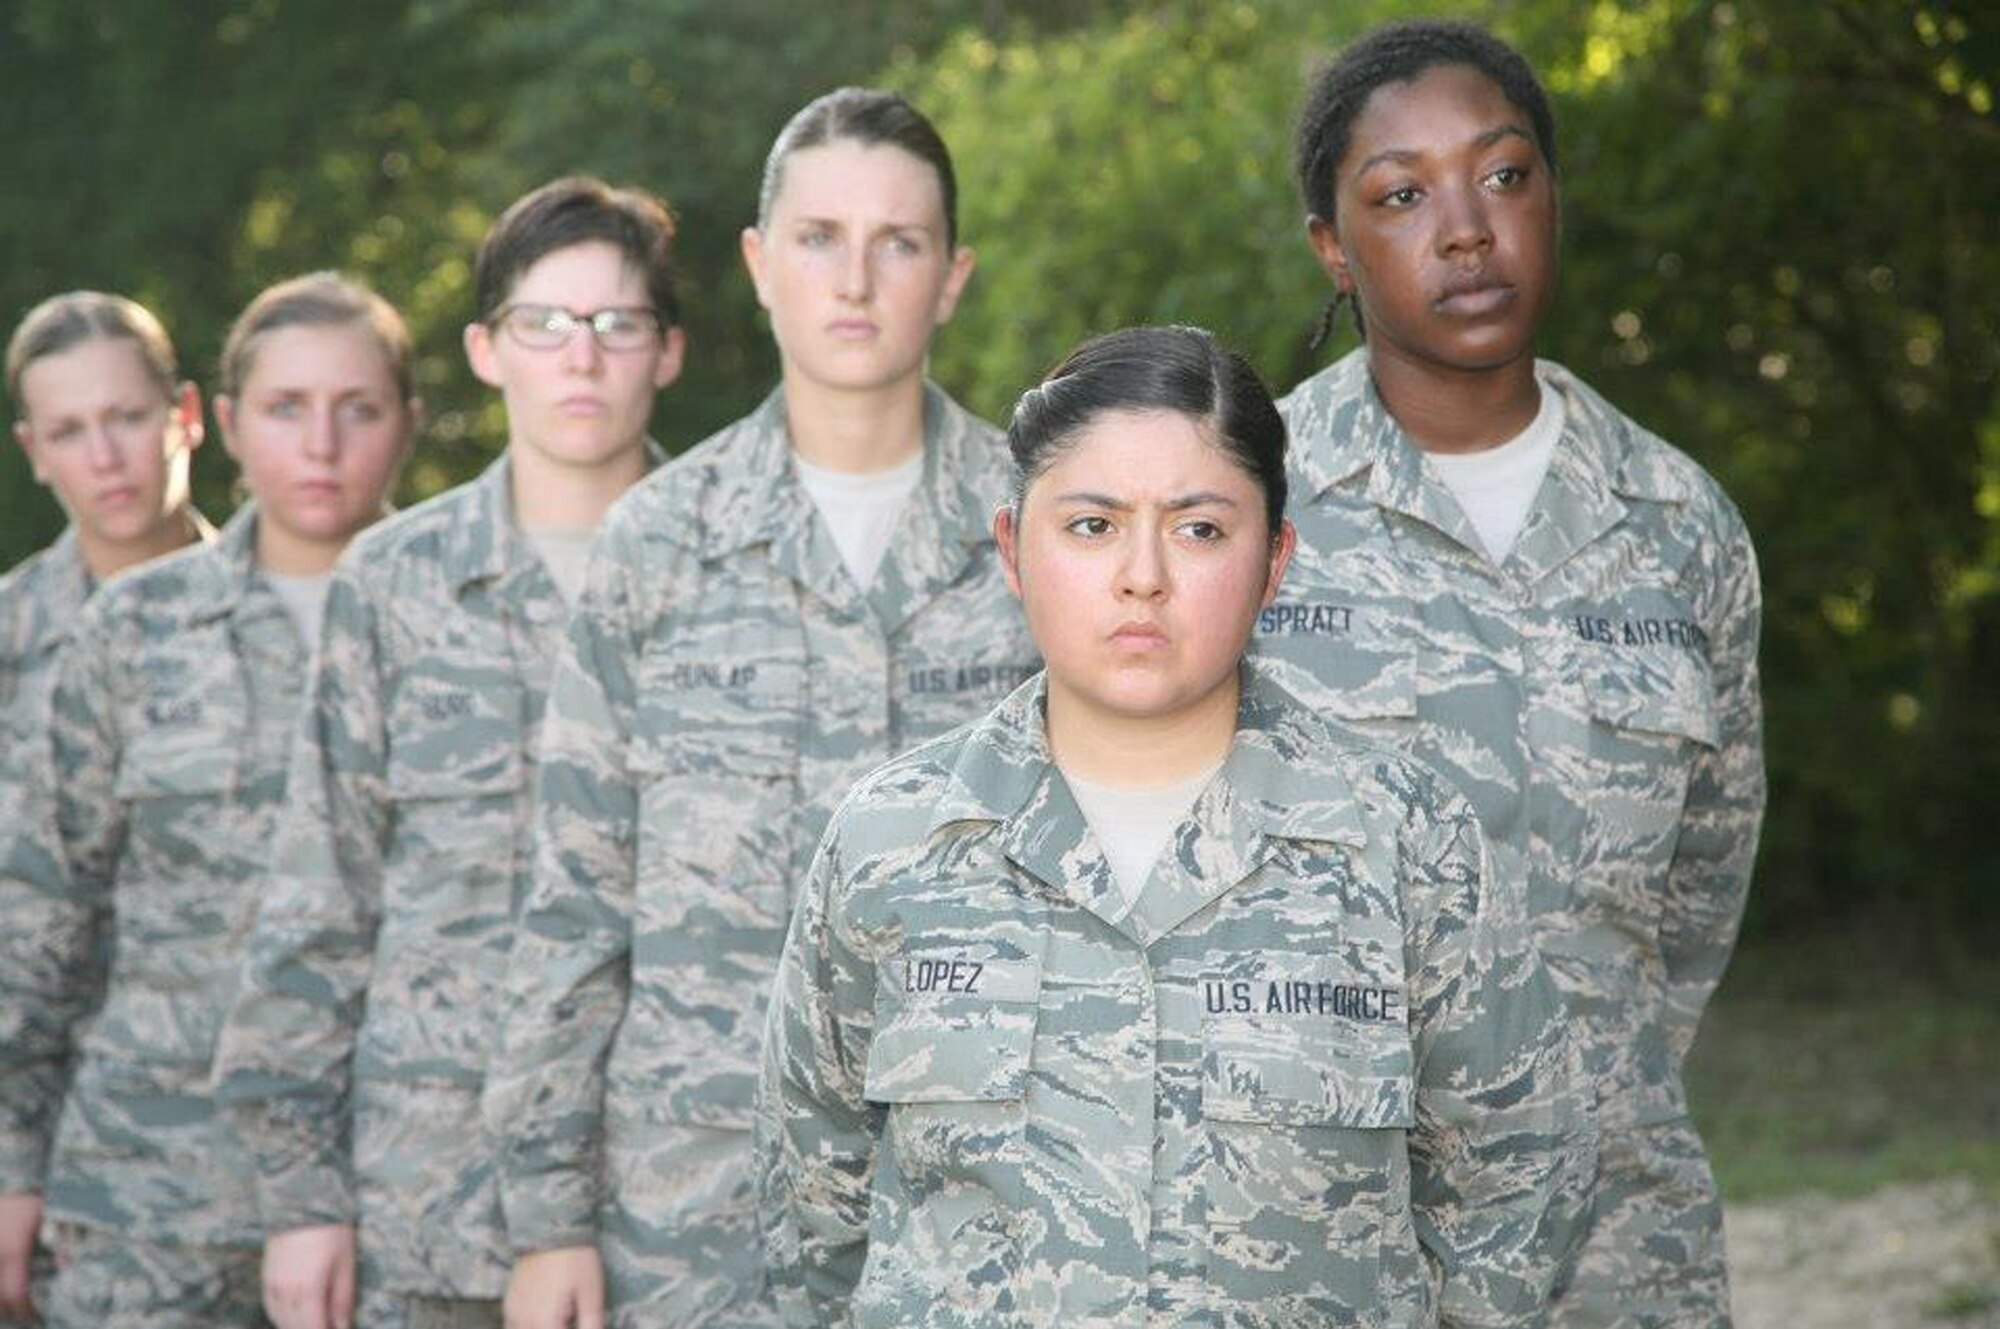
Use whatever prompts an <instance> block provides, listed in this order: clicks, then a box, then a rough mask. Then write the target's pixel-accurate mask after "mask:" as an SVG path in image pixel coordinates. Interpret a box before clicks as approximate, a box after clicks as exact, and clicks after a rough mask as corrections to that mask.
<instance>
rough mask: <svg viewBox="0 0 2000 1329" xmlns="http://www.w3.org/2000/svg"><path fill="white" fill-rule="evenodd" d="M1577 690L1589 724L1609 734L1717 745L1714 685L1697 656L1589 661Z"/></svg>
mask: <svg viewBox="0 0 2000 1329" xmlns="http://www.w3.org/2000/svg"><path fill="white" fill-rule="evenodd" d="M1583 685H1584V692H1585V693H1586V694H1587V695H1588V697H1589V699H1590V714H1591V716H1592V718H1594V719H1597V720H1600V721H1602V722H1604V723H1605V724H1608V725H1611V726H1612V727H1613V728H1617V729H1635V730H1639V731H1642V732H1645V733H1653V734H1668V735H1673V736H1675V737H1679V738H1690V739H1693V740H1694V741H1695V742H1697V743H1702V744H1706V745H1707V746H1709V747H1714V746H1715V745H1716V743H1717V725H1716V719H1715V684H1714V681H1713V679H1712V677H1711V676H1710V674H1709V669H1708V664H1707V662H1706V661H1704V660H1702V659H1700V658H1699V657H1697V656H1694V655H1691V654H1688V653H1687V652H1684V651H1645V652H1633V653H1632V654H1629V655H1619V656H1616V657H1610V658H1601V659H1597V660H1593V661H1591V662H1590V663H1588V664H1586V665H1585V666H1584V679H1583Z"/></svg>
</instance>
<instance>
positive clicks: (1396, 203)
mask: <svg viewBox="0 0 2000 1329" xmlns="http://www.w3.org/2000/svg"><path fill="white" fill-rule="evenodd" d="M1417 197H1418V195H1417V187H1416V186H1415V185H1399V186H1398V187H1396V188H1395V189H1392V190H1390V191H1389V192H1388V193H1386V194H1384V195H1382V202H1383V203H1384V204H1385V205H1387V206H1389V207H1392V208H1407V207H1409V206H1410V205H1411V204H1412V203H1415V202H1416V201H1417Z"/></svg>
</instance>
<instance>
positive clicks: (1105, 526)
mask: <svg viewBox="0 0 2000 1329" xmlns="http://www.w3.org/2000/svg"><path fill="white" fill-rule="evenodd" d="M1068 529H1069V530H1070V531H1071V532H1072V533H1074V534H1076V535H1104V534H1106V533H1108V532H1109V531H1110V530H1111V521H1110V519H1109V518H1106V517H1092V516H1085V517H1072V518H1071V519H1070V522H1069V526H1068Z"/></svg>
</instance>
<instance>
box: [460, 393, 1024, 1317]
mask: <svg viewBox="0 0 2000 1329" xmlns="http://www.w3.org/2000/svg"><path fill="white" fill-rule="evenodd" d="M1011 483H1012V473H1011V468H1010V466H1009V464H1008V461H1007V457H1006V453H1005V450H1004V446H1003V444H1002V442H1001V440H1000V439H999V437H998V435H997V433H996V432H995V431H994V429H993V428H992V427H991V426H990V425H987V424H985V423H983V422H981V421H979V420H977V419H975V418H974V417H972V416H970V415H968V414H967V413H966V412H965V411H963V410H962V409H961V408H960V407H958V406H957V405H956V404H955V403H953V402H952V401H950V399H949V398H947V397H946V396H945V395H944V394H943V393H942V392H940V391H938V390H937V389H936V388H935V387H927V389H926V393H925V400H924V463H923V475H922V479H921V481H920V482H919V484H918V487H917V489H916V491H915V493H914V494H913V495H912V496H911V499H910V501H909V503H908V505H907V506H906V507H905V509H904V511H903V514H902V516H901V518H900V525H899V526H898V528H897V532H896V535H895V538H894V539H893V541H892V542H891V545H890V548H889V551H888V553H887V555H886V556H885V557H884V559H883V561H882V565H881V569H880V571H879V573H878V574H877V577H876V580H875V583H874V586H873V587H872V588H871V589H870V590H868V591H867V592H865V593H864V592H863V591H861V590H859V589H857V588H856V587H855V585H854V584H853V582H852V580H851V579H850V578H849V576H848V574H847V571H846V569H845V567H844V566H843V565H842V563H841V560H840V556H839V554H838V553H837V552H836V550H835V547H834V544H833V540H832V537H831V535H830V534H829V533H828V531H827V529H826V526H825V524H824V522H823V521H822V520H821V519H820V518H819V515H818V513H817V511H816V509H815V508H814V506H813V504H812V501H811V500H810V499H809V498H808V497H807V495H806V493H805V491H804V489H803V488H802V487H801V486H800V484H799V482H798V480H797V478H796V473H795V470H794V468H793V465H792V452H791V447H790V442H789V433H788V430H787V427H786V422H785V405H784V399H783V396H782V393H773V394H772V396H771V397H770V398H769V399H768V400H766V401H765V403H764V404H763V405H762V406H761V407H760V408H759V409H758V410H757V411H755V412H753V413H752V414H751V415H749V416H747V417H745V418H744V419H743V420H741V421H739V422H737V423H736V424H734V425H732V426H730V427H729V428H727V429H725V430H723V431H722V432H721V433H719V434H718V435H716V436H715V437H713V438H711V439H709V440H707V441H706V442H704V443H703V444H701V445H700V446H698V447H696V448H695V449H693V450H692V451H690V452H689V453H687V454H686V455H684V456H682V457H679V458H677V459H675V460H674V461H672V462H670V463H668V465H666V466H665V467H663V468H662V469H661V470H660V471H659V472H658V473H657V474H655V475H654V476H652V477H651V478H650V479H648V480H647V481H646V482H645V483H643V484H641V485H639V486H637V487H636V488H635V489H634V490H633V491H632V492H631V493H629V494H627V495H626V496H625V497H624V498H623V499H622V500H620V502H619V503H618V505H617V506H616V507H615V508H614V509H613V510H612V513H611V515H610V517H609V518H608V519H607V521H606V523H605V529H604V532H603V534H602V535H601V536H600V538H599V543H598V547H597V550H596V553H595V555H594V556H593V559H592V564H591V571H590V574H589V576H588V579H587V585H586V589H585V591H584V594H583V597H582V599H581V602H580V604H579V606H578V610H577V613H576V616H575V618H574V619H573V620H572V623H571V628H570V636H569V641H568V643H567V645H566V647H565V648H564V651H563V654H562V657H561V659H560V660H559V662H558V663H557V666H556V674H555V681H554V683H553V686H552V691H551V696H550V702H549V718H548V722H547V726H546V729H545V731H544V735H543V743H542V760H543V765H542V770H541V775H540V783H539V791H538V795H537V802H536V826H535V834H536V852H537V864H536V870H535V879H534V886H533V890H532V893H531V896H530V899H529V902H528V907H527V910H526V913H525V915H524V918H523V920H522V923H521V928H520V933H519V935H518V937H517V938H516V941H515V947H514V953H513V957H512V960H511V962H510V964H509V967H508V1015H507V1021H506V1025H505V1028H504V1032H503V1045H502V1050H501V1052H500V1054H499V1056H498V1058H497V1059H496V1062H495V1066H494V1072H493V1074H492V1076H491V1077H490V1080H489V1088H488V1096H487V1107H488V1120H489V1122H490V1123H491V1125H492V1127H493V1129H494V1130H495V1132H496V1133H497V1134H498V1135H500V1137H501V1139H502V1141H503V1155H502V1157H503V1169H504V1172H503V1187H504V1194H505V1202H506V1212H507V1225H508V1234H509V1237H510V1239H511V1240H512V1242H513V1244H514V1246H515V1247H516V1249H517V1250H522V1251H530V1250H539V1249H548V1248H552V1247H558V1246H567V1245H575V1244H588V1243H592V1242H596V1243H598V1244H599V1246H600V1249H601V1250H602V1251H603V1253H604V1257H605V1261H606V1268H607V1273H608V1274H609V1276H610V1279H611V1285H612V1287H611V1291H612V1298H613V1303H614V1305H613V1310H614V1316H615V1315H616V1314H617V1312H618V1309H619V1303H620V1302H621V1301H623V1302H625V1303H627V1304H629V1303H631V1302H633V1301H635V1300H644V1301H647V1302H649V1303H651V1305H652V1309H651V1310H649V1311H648V1312H647V1314H648V1315H650V1316H655V1317H659V1318H660V1319H661V1321H662V1322H668V1323H674V1324H688V1325H692V1324H698V1323H701V1324H708V1323H716V1324H720V1323H736V1322H743V1323H769V1322H773V1321H774V1319H775V1312H774V1311H773V1310H772V1309H771V1307H770V1304H769V1301H768V1297H767V1296H765V1295H764V1293H763V1273H762V1269H761V1261H760V1259H759V1256H758V1250H757V1242H756V1235H755V1224H754V1220H753V1214H752V1198H751V1186H750V1179H749V1129H750V1105H751V1097H752V1092H753V1087H754V1085H755V1081H756V1074H757V1057H758V1049H759V1044H760V1040H761V1037H762V1033H763V1019H764V1017H763V1013H764V1007H765V1000H766V993H767V991H768V989H769V987H770V983H771V978H772V975H773V974H774V973H775V972H776V968H777V959H778V952H779V948H780V946H781V944H782V942H783V939H784V929H785V923H786V917H787V913H788V910H789V907H790V901H791V899H792V896H793V894H794V891H795V888H796V884H797V882H798V881H799V880H800V879H801V878H802V877H803V875H804V872H805V868H806V866H807V863H808V861H809V859H810V856H811V851H812V846H813V845H814V843H815V842H816V840H817V838H818V835H819V832H820V830H821V828H822V826H823V825H824V823H825V821H826V818H827V817H828V815H830V814H831V812H832V809H833V807H834V805H835V803H836V802H837V801H838V800H839V798H840V797H841V795H842V794H843V793H845V791H846V790H847V788H848V786H849V785H850V784H851V783H852V782H853V781H854V780H855V779H856V778H858V777H859V776H860V775H861V774H863V773H864V772H865V771H867V770H868V769H870V768H871V767H873V766H875V765H877V764H879V763H880V762H882V761H884V760H886V759H887V758H888V757H890V756H892V755H893V754H895V753H896V752H899V751H901V750H903V749H904V748H906V747H908V746H910V745H911V744H913V743H915V742H918V741H920V740H922V739H926V738H930V737H933V736H935V735H937V734H939V733H942V732H943V731H945V730H946V729H949V728H951V727H952V726H953V725H956V724H959V723H962V722H963V721H965V720H966V719H967V718H969V717H971V716H973V715H976V714H978V713H979V712H981V711H983V710H984V709H986V708H987V707H989V706H991V705H992V704H993V702H994V701H995V700H996V699H997V698H999V697H1001V696H1004V695H1005V694H1006V692H1007V691H1008V690H1009V689H1011V688H1012V687H1013V686H1014V685H1015V684H1016V683H1018V682H1019V681H1020V680H1021V679H1022V678H1024V677H1026V676H1027V675H1028V674H1029V673H1031V672H1032V671H1033V669H1034V668H1035V666H1036V659H1035V655H1034V649H1033V646H1032V644H1031V642H1030V641H1029V639H1028V636H1027V632H1026V629H1025V626H1024V624H1023V622H1022V620H1021V616H1020V613H1019V610H1018V608H1017V607H1016V605H1015V604H1014V602H1013V601H1012V599H1011V597H1010V596H1009V595H1008V592H1007V589H1006V585H1005V583H1004V580H1003V578H1002V574H1001V568H1000V562H999V556H998V552H997V550H996V549H995V547H994V544H993V540H992V535H991V523H992V515H993V512H994V510H995V508H997V507H998V506H999V504H1001V503H1002V502H1003V501H1005V499H1006V497H1007V495H1008V493H1009V491H1010V486H1011ZM732 1317H739V1318H732ZM648 1322H651V1321H650V1320H649V1321H648Z"/></svg>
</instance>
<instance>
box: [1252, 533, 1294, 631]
mask: <svg viewBox="0 0 2000 1329" xmlns="http://www.w3.org/2000/svg"><path fill="white" fill-rule="evenodd" d="M1298 546H1299V532H1298V528H1297V527H1295V526H1293V525H1292V523H1291V519H1290V518H1289V517H1287V518H1284V519H1281V520H1280V521H1279V522H1278V534H1277V537H1276V538H1275V539H1273V540H1272V541H1271V568H1270V572H1269V574H1268V575H1267V576H1266V577H1265V580H1264V601H1263V604H1262V605H1261V606H1259V607H1260V608H1265V609H1268V608H1270V606H1271V601H1273V600H1275V599H1277V598H1278V587H1279V585H1280V584H1281V583H1282V582H1283V581H1284V580H1285V569H1286V568H1288V567H1290V566H1291V565H1292V551H1294V550H1295V549H1297V548H1298Z"/></svg>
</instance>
